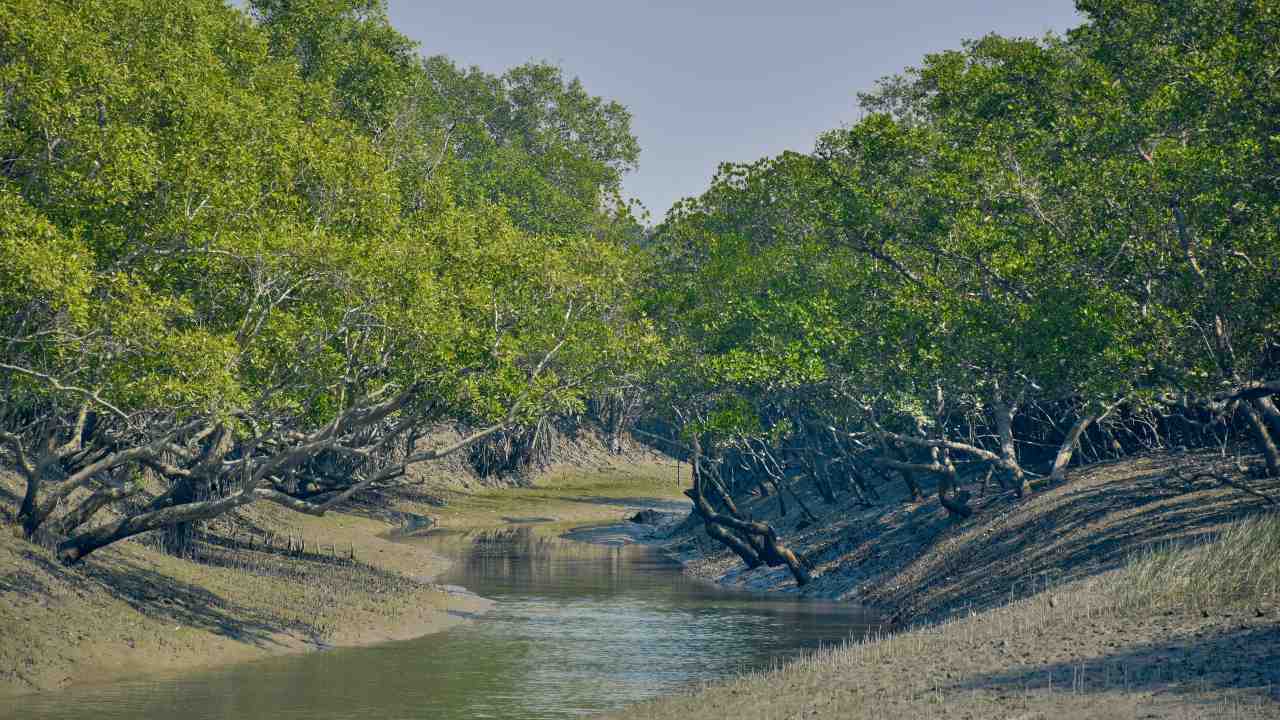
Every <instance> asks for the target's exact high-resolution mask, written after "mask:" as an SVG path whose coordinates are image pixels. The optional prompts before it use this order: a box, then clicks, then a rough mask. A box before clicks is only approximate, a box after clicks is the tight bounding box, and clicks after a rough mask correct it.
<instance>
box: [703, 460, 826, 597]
mask: <svg viewBox="0 0 1280 720" xmlns="http://www.w3.org/2000/svg"><path fill="white" fill-rule="evenodd" d="M692 444H693V458H692V459H691V462H690V465H691V468H692V471H693V488H691V489H690V491H689V492H688V493H686V494H687V495H688V496H689V498H690V499H691V500H693V504H694V511H695V512H696V513H697V514H698V516H699V517H701V518H702V519H703V524H704V525H705V526H718V527H719V528H720V530H724V531H725V532H723V533H721V532H719V531H717V530H711V529H707V535H709V536H711V537H713V538H715V539H717V540H720V541H721V542H723V543H725V545H726V546H727V547H729V549H730V550H732V551H733V552H734V553H736V554H737V555H738V557H740V558H742V559H743V561H744V562H746V563H747V566H748V567H752V565H751V560H750V558H752V557H754V558H756V559H757V560H762V561H764V563H765V564H767V565H769V566H770V567H777V566H779V565H786V566H787V569H788V570H790V571H791V576H792V577H793V578H795V581H796V584H797V585H805V584H808V583H809V582H810V581H811V580H812V577H811V576H810V575H809V570H808V568H806V567H805V565H804V563H802V562H801V561H800V558H799V557H798V556H797V555H796V554H795V553H794V552H792V551H791V550H790V549H789V548H788V547H787V546H785V545H783V544H782V542H781V541H779V540H778V534H777V533H776V532H775V531H774V529H773V527H772V526H770V525H769V524H768V523H763V522H755V521H746V520H742V519H740V518H737V517H733V516H730V515H721V514H719V513H717V512H716V511H715V509H714V508H712V507H711V503H709V502H707V498H706V495H705V494H704V493H703V483H704V474H705V471H704V470H703V469H702V467H701V466H702V462H701V460H702V448H701V445H700V444H699V442H698V439H697V438H696V437H695V438H693V442H692ZM739 536H745V537H747V538H748V540H743V539H742V537H739ZM726 538H732V539H730V540H728V541H726Z"/></svg>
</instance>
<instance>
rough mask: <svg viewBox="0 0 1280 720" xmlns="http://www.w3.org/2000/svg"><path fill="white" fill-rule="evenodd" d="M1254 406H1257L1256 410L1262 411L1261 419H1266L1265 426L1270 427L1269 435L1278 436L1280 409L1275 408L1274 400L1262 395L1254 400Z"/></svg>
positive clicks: (1279, 432)
mask: <svg viewBox="0 0 1280 720" xmlns="http://www.w3.org/2000/svg"><path fill="white" fill-rule="evenodd" d="M1254 407H1256V408H1258V412H1260V413H1262V419H1263V420H1266V421H1267V426H1268V427H1269V428H1271V437H1272V438H1280V409H1276V404H1275V401H1273V400H1272V399H1271V398H1270V397H1268V396H1263V397H1260V398H1257V399H1255V400H1254Z"/></svg>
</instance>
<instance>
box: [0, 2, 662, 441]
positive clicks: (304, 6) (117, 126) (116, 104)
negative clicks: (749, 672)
mask: <svg viewBox="0 0 1280 720" xmlns="http://www.w3.org/2000/svg"><path fill="white" fill-rule="evenodd" d="M2 8H3V9H2V10H0V97H3V106H2V107H0V112H2V115H0V158H3V165H0V171H3V175H4V178H3V185H0V210H2V212H0V217H3V222H2V223H0V276H2V277H0V311H2V312H0V315H3V317H4V318H5V320H3V321H2V322H3V325H4V328H3V329H4V334H5V335H6V336H7V337H9V338H10V339H11V340H10V342H9V344H8V345H7V346H6V350H5V361H6V362H9V363H12V364H13V365H15V366H18V367H21V368H24V369H25V370H29V371H34V372H36V373H40V374H42V375H43V376H47V377H49V378H54V379H55V381H54V383H53V386H52V387H51V385H50V383H49V382H44V383H42V382H41V381H40V380H39V377H40V376H39V375H34V374H32V373H31V372H26V373H19V374H16V375H12V377H13V378H16V379H18V381H19V385H20V387H26V388H29V389H31V390H32V392H35V391H36V390H37V389H39V392H40V393H41V395H40V397H43V398H45V400H41V401H40V402H46V401H48V400H49V399H50V398H53V399H57V398H62V400H60V401H59V402H62V404H63V406H66V405H68V404H72V403H74V402H78V401H79V397H78V396H77V395H76V393H75V392H71V393H68V392H66V391H60V390H57V386H58V384H59V383H60V384H61V385H63V386H70V385H73V384H74V385H75V386H77V387H82V388H84V389H87V390H88V391H90V392H94V393H98V394H99V396H100V397H101V398H103V399H108V400H109V402H111V403H113V404H114V406H115V407H118V408H120V409H122V410H124V411H125V412H129V413H169V412H173V411H177V412H179V413H185V414H197V415H200V414H214V415H218V414H225V413H232V414H237V415H238V416H239V417H249V418H257V419H258V420H259V421H261V422H272V423H273V422H278V421H279V419H280V418H283V417H291V418H295V419H297V421H298V422H300V423H302V424H303V425H304V426H311V427H314V426H316V424H317V423H323V422H327V421H328V420H330V419H331V418H332V417H334V415H335V413H337V412H340V411H341V410H342V409H343V408H344V407H345V406H346V405H347V404H348V403H350V402H351V401H352V399H353V398H355V397H358V396H360V395H362V394H365V393H368V392H372V391H375V390H377V389H378V388H381V387H383V386H386V385H388V384H390V385H392V386H394V387H412V386H417V387H420V388H421V389H422V392H421V399H420V401H418V403H417V406H416V409H417V410H419V411H421V412H422V413H423V417H424V419H427V420H456V421H460V422H489V421H493V420H494V419H499V418H503V417H506V416H507V415H508V411H509V409H510V408H512V407H513V406H514V407H516V408H517V409H518V412H517V417H518V418H520V419H530V418H535V417H537V416H539V415H541V414H543V413H546V412H572V411H576V410H580V409H581V407H582V398H583V397H584V396H585V395H586V394H587V393H589V392H590V391H591V388H593V387H595V384H597V383H601V382H603V380H604V377H603V375H602V374H601V371H600V367H601V365H602V364H607V363H604V361H603V360H602V359H601V358H602V356H605V355H608V356H610V357H611V358H612V362H613V363H614V364H618V363H621V364H623V365H625V364H628V363H634V362H636V360H637V359H636V358H635V357H634V356H633V355H630V354H628V353H627V352H625V351H619V349H618V345H619V344H620V343H623V342H634V341H635V340H636V338H637V337H639V336H644V335H645V331H644V330H643V329H642V328H641V326H632V325H630V324H629V323H630V320H629V317H630V316H628V315H627V314H626V312H625V307H626V305H627V303H628V302H629V301H628V300H627V287H628V285H629V284H628V283H627V282H626V280H625V276H626V273H628V272H629V269H628V268H631V267H633V260H632V259H631V257H630V254H629V252H628V251H627V250H625V249H624V248H623V247H622V246H621V245H620V244H619V243H618V242H617V241H618V237H619V236H618V235H617V233H616V232H611V233H601V232H599V228H600V227H602V226H607V227H622V224H625V223H626V222H633V221H630V220H629V216H626V215H625V214H623V215H619V214H616V213H610V212H606V211H603V210H601V208H602V207H604V206H603V205H602V204H601V202H600V201H601V198H602V197H603V196H604V195H605V194H607V193H611V192H616V190H617V188H618V183H619V178H620V174H621V173H622V172H623V171H625V170H626V169H628V168H629V167H631V166H633V165H634V162H635V158H636V155H637V153H638V149H637V147H636V143H635V139H634V138H633V137H631V135H630V133H629V129H628V120H629V118H628V116H627V114H626V111H625V110H624V109H623V108H621V106H618V105H617V104H616V103H607V102H605V101H602V100H600V99H599V98H594V97H592V96H590V95H588V94H587V93H586V92H585V90H584V89H583V88H582V86H581V84H580V83H578V82H577V81H576V80H575V81H572V82H567V83H566V82H564V81H563V79H562V78H561V75H560V73H559V71H558V70H556V69H553V68H548V67H545V66H528V67H526V68H521V69H517V70H516V71H513V72H512V73H511V74H510V75H508V76H506V77H505V78H504V79H503V80H502V81H501V82H499V83H497V85H496V86H495V87H496V89H497V91H498V95H497V96H495V97H494V98H492V101H493V102H494V103H495V105H494V106H493V107H492V108H489V109H487V110H485V109H483V108H481V107H478V106H477V104H476V103H479V102H486V101H488V100H489V99H485V98H481V99H476V98H462V99H458V98H454V97H452V96H448V95H445V94H442V93H440V92H439V89H438V88H437V87H436V86H435V85H434V84H433V83H436V82H438V81H439V80H440V78H438V77H433V76H432V74H431V73H430V72H429V67H430V66H431V65H432V64H433V63H434V65H435V66H437V67H438V68H446V69H447V68H451V67H452V66H450V65H448V63H447V61H443V60H434V61H432V62H431V63H427V62H425V61H423V60H421V59H420V58H419V57H418V56H417V54H416V48H415V47H414V45H413V44H412V43H411V42H410V41H408V40H407V39H406V38H404V37H403V36H402V35H400V34H399V33H397V32H396V31H395V30H394V29H393V28H392V27H391V26H390V25H389V23H388V22H387V18H386V14H385V8H384V7H383V5H382V3H380V2H365V1H363V0H352V1H349V0H314V1H313V0H302V1H297V2H294V1H290V2H274V1H273V0H262V1H260V2H254V3H252V6H251V8H252V17H250V16H249V15H246V14H244V13H242V12H241V11H238V10H236V9H234V8H231V7H228V6H225V5H223V4H222V3H219V2H213V1H212V0H182V1H181V2H173V3H159V4H157V3H144V2H137V1H136V0H94V1H92V2H70V1H62V0H55V1H54V2H43V1H41V2H35V1H33V0H4V2H3V4H2ZM445 80H448V78H445ZM495 82H496V81H495ZM482 84H483V83H482ZM451 103H452V104H451ZM486 112H487V113H488V117H486V116H485V115H484V113H486ZM492 119H499V120H501V122H500V123H498V124H497V125H495V126H494V127H495V128H496V130H494V132H495V133H496V137H494V138H491V139H490V143H489V145H490V148H491V151H483V152H481V151H475V150H473V148H471V146H470V145H469V144H468V143H472V142H473V141H474V140H475V138H474V137H471V136H466V133H471V134H472V135H474V134H475V133H477V132H479V131H480V128H483V127H485V123H486V122H487V121H489V120H492ZM464 121H465V122H469V123H470V125H469V126H468V127H466V128H462V131H463V132H460V133H459V134H458V135H456V136H451V137H452V139H447V138H446V136H447V135H449V134H450V132H452V131H447V129H448V128H450V127H451V126H456V125H458V124H459V123H462V122H464ZM455 150H457V151H456V152H455ZM438 167H443V168H444V170H443V171H441V172H440V173H436V172H435V170H436V169H437V168H438ZM513 182H514V183H517V184H521V183H522V184H523V185H522V186H521V187H526V188H532V189H529V190H528V192H526V191H525V190H522V189H521V188H520V187H507V186H504V185H503V184H504V183H513ZM476 187H491V188H498V189H497V190H495V191H493V192H482V193H476V192H475V191H474V188H476ZM537 188H552V189H551V190H545V191H544V190H537ZM526 195H527V197H525V196H526ZM544 197H546V198H551V199H553V200H557V199H559V200H557V201H558V202H561V204H567V205H569V206H572V209H573V212H571V213H569V212H566V213H559V214H557V211H554V210H553V209H552V210H547V209H546V208H542V207H540V206H539V205H538V204H539V202H540V199H542V198H544ZM544 211H546V212H548V214H547V215H544V216H541V219H537V218H535V215H537V214H538V213H539V212H544ZM584 258H586V260H585V261H584V260H583V259H584ZM557 347H559V349H558V350H556V351H555V352H554V353H553V352H552V349H553V348H557ZM549 353H550V354H551V357H548V354H549ZM544 359H545V360H544ZM538 368H541V372H534V371H535V370H536V369H538ZM64 401H65V402H64ZM24 402H30V403H34V402H36V396H34V395H33V396H28V400H27V401H24ZM27 406H28V407H31V408H34V407H35V406H34V405H27ZM10 411H11V412H12V411H14V408H13V407H12V406H11V407H10Z"/></svg>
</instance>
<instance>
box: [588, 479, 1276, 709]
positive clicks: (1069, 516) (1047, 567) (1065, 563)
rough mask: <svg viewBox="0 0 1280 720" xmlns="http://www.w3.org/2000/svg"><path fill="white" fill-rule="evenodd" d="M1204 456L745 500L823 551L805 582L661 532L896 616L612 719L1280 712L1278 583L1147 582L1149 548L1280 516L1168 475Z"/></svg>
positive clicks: (1208, 544) (704, 571)
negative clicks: (858, 492)
mask: <svg viewBox="0 0 1280 720" xmlns="http://www.w3.org/2000/svg"><path fill="white" fill-rule="evenodd" d="M1207 460H1208V458H1205V459H1203V461H1207ZM1199 461H1202V459H1200V458H1196V457H1190V458H1188V457H1185V456H1182V455H1166V454H1152V455H1148V456H1142V457H1137V458H1132V459H1129V460H1126V461H1123V462H1119V463H1113V464H1108V465H1103V466H1094V467H1089V468H1085V469H1083V470H1078V471H1075V472H1073V473H1072V474H1071V476H1070V478H1069V479H1068V482H1067V483H1066V484H1064V485H1060V486H1056V487H1052V488H1047V489H1042V490H1040V491H1038V492H1037V493H1035V494H1034V495H1032V496H1030V497H1028V498H1025V499H1022V500H1017V499H1015V498H1013V497H1012V496H1002V495H991V496H986V497H980V498H976V499H974V501H973V505H974V507H975V509H976V511H975V514H974V516H973V517H972V518H970V519H968V520H966V521H963V522H954V521H952V520H950V518H948V517H947V516H946V513H945V511H944V510H943V509H942V508H941V507H940V506H938V503H937V499H936V497H933V498H930V499H928V500H926V501H924V502H921V503H915V504H910V503H903V502H902V501H901V499H900V498H887V499H886V501H885V502H882V503H881V504H879V505H877V506H875V507H871V508H867V507H859V506H857V505H856V503H854V502H853V501H847V502H846V503H843V504H837V505H835V506H824V505H823V504H822V502H821V500H820V499H819V498H817V497H815V496H812V495H811V496H806V498H805V499H806V501H807V502H808V504H809V507H810V508H812V509H813V510H814V512H815V513H817V514H818V520H817V521H816V522H812V523H804V524H803V526H802V527H799V528H797V527H796V526H797V525H800V524H801V523H799V520H800V518H799V517H797V513H794V512H793V513H792V514H791V515H790V516H789V517H784V516H782V515H781V513H780V512H778V511H777V510H776V509H775V508H772V507H770V504H773V505H776V498H759V497H756V498H751V499H748V500H746V501H745V502H744V501H740V502H739V507H741V508H743V510H744V512H747V513H750V514H751V516H752V517H753V518H755V519H757V520H760V519H765V520H768V521H769V522H771V523H773V524H774V526H775V528H776V529H777V530H778V532H779V534H780V535H781V536H782V538H783V541H784V542H786V543H787V544H788V545H789V546H790V547H791V548H792V549H793V550H794V551H796V552H797V553H801V554H803V555H805V556H806V557H807V558H808V559H809V560H810V561H811V562H812V563H813V564H814V566H815V569H816V571H817V572H815V578H814V581H813V583H811V584H810V585H809V586H806V587H804V588H798V587H796V585H795V583H794V581H792V580H791V578H790V575H789V573H788V572H787V571H786V569H785V568H778V569H770V568H767V567H762V568H757V569H756V570H746V569H745V567H744V566H743V565H742V563H741V561H740V560H738V558H737V557H736V556H733V555H731V554H730V553H729V552H728V551H727V550H724V549H723V548H721V547H719V546H718V545H716V544H713V543H712V542H711V541H710V540H709V539H707V538H706V537H705V532H704V531H703V529H702V524H701V523H700V522H682V523H678V524H676V525H675V526H674V527H673V528H672V529H671V531H670V532H667V533H657V534H654V535H651V536H650V537H649V538H648V539H647V542H648V543H649V544H651V545H655V546H657V547H659V548H660V549H662V550H663V551H664V553H665V554H666V555H667V556H668V557H671V558H672V559H674V560H676V561H677V562H679V563H680V564H681V566H682V567H683V569H684V572H685V573H686V574H689V575H691V576H693V577H696V578H700V579H705V580H708V581H712V582H715V583H717V584H718V585H721V586H723V587H727V588H737V589H743V590H750V591H756V592H780V593H785V594H789V595H794V596H799V597H812V598H814V599H828V600H836V601H848V602H851V603H857V604H860V605H863V606H865V607H868V609H870V610H872V611H874V612H883V613H885V614H886V617H891V618H892V621H891V623H890V624H889V626H888V628H889V630H890V632H889V633H888V634H883V635H877V636H873V637H870V638H867V639H864V640H859V639H856V638H851V639H850V641H849V642H848V643H846V644H845V645H844V646H842V647H836V648H832V649H829V650H822V651H819V652H815V653H813V654H812V655H810V656H808V657H806V658H803V659H800V660H798V661H795V662H792V663H789V664H787V665H785V666H783V667H781V668H779V669H775V670H772V671H766V672H759V673H749V674H746V675H744V676H741V677H737V678H730V679H727V680H725V681H723V682H720V683H714V684H712V685H710V686H708V687H706V688H703V689H700V690H697V691H694V692H691V693H689V694H683V695H678V696H673V697H668V698H663V699H659V700H654V701H651V702H647V703H641V704H639V705H635V706H632V707H629V708H625V709H623V710H620V711H617V712H614V713H609V714H607V715H606V716H604V717H607V718H614V719H615V720H633V719H639V718H646V719H649V720H704V719H705V720H719V719H720V718H723V717H735V718H738V719H739V720H751V719H754V718H761V719H763V718H775V717H831V718H852V719H861V718H865V719H866V720H871V719H873V718H883V717H935V716H938V717H975V718H978V717H981V718H986V717H1008V718H1014V717H1016V718H1026V719H1027V720H1030V719H1032V718H1046V719H1047V718H1057V717H1071V718H1116V719H1117V720H1118V719H1120V718H1133V717H1150V718H1183V717H1187V716H1188V713H1193V714H1194V716H1196V717H1199V716H1202V715H1204V714H1205V713H1206V712H1207V713H1208V716H1212V717H1218V716H1223V717H1233V718H1234V717H1240V718H1254V717H1280V596H1276V595H1275V593H1274V590H1272V591H1268V593H1264V594H1263V596H1261V599H1256V598H1255V599H1250V600H1246V601H1243V602H1244V604H1243V605H1242V604H1241V602H1235V601H1232V600H1230V599H1229V598H1228V599H1221V598H1218V597H1216V596H1211V597H1209V598H1207V599H1205V598H1200V599H1197V600H1194V601H1192V600H1187V599H1184V598H1180V597H1177V596H1176V594H1175V595H1171V596H1168V597H1166V596H1165V595H1162V593H1166V594H1167V593H1169V592H1172V591H1169V590H1168V588H1169V587H1178V586H1179V581H1180V580H1181V578H1180V577H1173V578H1171V580H1168V581H1160V582H1156V583H1152V582H1151V581H1145V582H1146V583H1147V584H1145V585H1144V584H1143V583H1144V580H1143V578H1145V577H1147V575H1144V573H1150V572H1153V571H1152V570H1151V568H1150V567H1148V566H1147V565H1144V564H1143V563H1144V562H1145V563H1147V564H1148V565H1151V564H1152V563H1154V565H1153V566H1154V567H1159V566H1160V564H1159V562H1156V561H1153V560H1149V559H1150V558H1157V559H1158V558H1159V557H1161V555H1160V553H1172V554H1173V555H1172V556H1173V557H1188V558H1193V559H1194V557H1196V556H1197V553H1199V554H1202V555H1205V556H1206V557H1209V558H1212V557H1213V553H1226V552H1228V549H1223V550H1217V549H1215V548H1216V547H1217V546H1216V543H1214V542H1212V541H1213V540H1214V539H1215V538H1217V537H1218V533H1220V532H1221V531H1223V530H1224V529H1231V528H1234V527H1237V523H1240V522H1264V523H1274V525H1273V526H1272V527H1273V528H1277V529H1280V520H1277V519H1276V518H1277V516H1276V515H1275V514H1268V513H1267V512H1266V509H1265V508H1266V506H1265V505H1262V504H1261V503H1259V502H1257V498H1255V497H1251V496H1250V495H1249V494H1246V493H1243V492H1239V491H1235V490H1233V489H1231V488H1228V487H1222V486H1219V485H1217V484H1214V483H1202V484H1198V485H1191V484H1179V485H1172V484H1170V483H1167V482H1165V478H1166V477H1168V476H1169V474H1171V470H1172V469H1173V468H1174V467H1175V465H1178V464H1182V463H1188V462H1190V463H1194V462H1199ZM1277 485H1280V482H1276V481H1269V482H1268V486H1267V487H1261V486H1260V487H1259V489H1263V490H1266V491H1267V492H1270V493H1275V492H1276V491H1277V490H1280V487H1276V486H1277ZM797 489H798V490H800V489H801V488H797ZM888 489H889V488H883V490H888ZM801 492H802V493H803V490H801ZM1251 518H1252V520H1250V519H1251ZM1268 518H1269V519H1268ZM1267 532H1271V533H1274V532H1275V530H1274V529H1273V530H1269V531H1267ZM1179 553H1180V554H1181V555H1179ZM1180 562H1182V561H1178V562H1173V563H1169V564H1168V567H1172V568H1175V569H1176V568H1178V567H1180V565H1179V563H1180ZM1201 564H1202V565H1203V566H1207V567H1213V566H1215V563H1214V562H1212V561H1210V562H1202V563H1201ZM1202 573H1203V571H1201V574H1202ZM1135 588H1136V589H1135Z"/></svg>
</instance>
